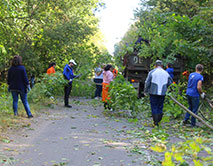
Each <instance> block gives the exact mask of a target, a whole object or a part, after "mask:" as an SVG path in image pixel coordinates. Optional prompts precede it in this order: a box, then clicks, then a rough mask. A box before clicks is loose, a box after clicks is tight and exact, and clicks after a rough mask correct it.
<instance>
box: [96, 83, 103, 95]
mask: <svg viewBox="0 0 213 166" xmlns="http://www.w3.org/2000/svg"><path fill="white" fill-rule="evenodd" d="M101 93H102V85H96V90H95V97H101Z"/></svg>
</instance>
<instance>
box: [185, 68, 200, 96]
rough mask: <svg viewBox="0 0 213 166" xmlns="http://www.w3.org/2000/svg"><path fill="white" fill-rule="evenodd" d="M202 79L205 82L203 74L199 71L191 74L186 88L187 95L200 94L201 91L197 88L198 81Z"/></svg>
mask: <svg viewBox="0 0 213 166" xmlns="http://www.w3.org/2000/svg"><path fill="white" fill-rule="evenodd" d="M200 80H201V81H202V82H203V76H202V75H201V74H199V73H196V72H194V73H191V74H190V75H189V80H188V86H187V90H186V94H187V95H189V96H192V97H198V96H200V93H199V92H198V89H197V83H198V81H200Z"/></svg>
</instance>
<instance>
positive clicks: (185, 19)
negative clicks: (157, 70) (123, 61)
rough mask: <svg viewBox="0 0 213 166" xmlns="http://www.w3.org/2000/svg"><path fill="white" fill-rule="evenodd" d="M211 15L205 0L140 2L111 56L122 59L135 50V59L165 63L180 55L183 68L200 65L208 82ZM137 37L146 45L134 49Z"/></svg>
mask: <svg viewBox="0 0 213 166" xmlns="http://www.w3.org/2000/svg"><path fill="white" fill-rule="evenodd" d="M211 14H212V5H211V2H210V1H208V0H206V1H202V2H201V1H197V0H189V1H182V0H181V1H173V0H169V1H164V0H160V1H158V0H144V1H143V0H141V8H139V9H138V10H137V11H136V12H135V18H136V19H135V20H136V22H135V24H134V25H132V27H131V28H130V29H129V31H128V32H127V33H126V35H125V36H124V37H123V39H122V41H121V42H119V43H118V44H117V45H116V47H115V48H116V50H115V55H116V56H117V57H122V56H124V54H125V53H126V52H127V51H133V50H134V49H133V47H138V48H139V56H143V57H152V60H153V61H154V60H156V59H157V58H160V59H162V60H163V61H164V63H165V64H167V63H168V62H174V60H175V56H177V55H181V56H182V57H184V59H185V69H187V70H189V71H193V70H194V66H195V65H196V64H197V63H201V64H204V67H205V73H206V74H207V75H208V76H209V77H208V78H210V79H212V78H211V77H210V75H212V70H211V66H212V64H213V56H212V32H213V31H212V27H213V26H212V20H211V19H212V18H211V17H210V15H211ZM133 34H135V35H133ZM134 36H135V38H132V37H134ZM138 36H140V37H141V38H143V39H144V40H147V41H148V43H147V42H142V43H141V44H139V45H137V46H136V45H135V42H136V40H137V39H138ZM116 59H117V60H118V61H119V60H120V58H116ZM208 81H209V80H208Z"/></svg>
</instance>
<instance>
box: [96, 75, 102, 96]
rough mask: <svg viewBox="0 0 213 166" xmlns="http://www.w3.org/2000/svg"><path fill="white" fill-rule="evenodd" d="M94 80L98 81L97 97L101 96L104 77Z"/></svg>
mask: <svg viewBox="0 0 213 166" xmlns="http://www.w3.org/2000/svg"><path fill="white" fill-rule="evenodd" d="M94 82H95V83H96V90H95V97H101V93H102V82H103V79H99V78H95V79H94Z"/></svg>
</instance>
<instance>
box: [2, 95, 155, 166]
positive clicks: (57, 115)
mask: <svg viewBox="0 0 213 166" xmlns="http://www.w3.org/2000/svg"><path fill="white" fill-rule="evenodd" d="M96 103H97V102H96V100H91V99H75V100H72V106H73V107H72V108H65V107H63V103H62V102H59V103H58V104H57V105H55V106H54V108H52V109H50V110H47V111H46V112H44V113H42V114H40V115H38V116H35V117H34V118H33V119H32V120H29V124H28V125H26V126H24V128H22V129H19V130H18V131H17V132H14V133H11V134H10V136H9V139H10V140H11V141H10V142H7V143H2V144H1V145H0V154H3V155H4V156H7V159H5V163H0V165H2V166H6V165H13V166H63V165H65V166H140V165H149V164H147V161H150V160H152V159H151V158H150V156H151V155H150V154H149V153H150V151H148V150H146V149H147V147H146V146H145V145H143V144H142V145H140V146H141V149H142V152H141V154H137V153H132V152H131V149H132V148H133V147H134V144H135V142H137V141H138V140H137V139H136V138H132V137H131V135H128V134H126V132H122V131H123V130H130V131H131V130H134V128H135V125H134V124H132V123H128V122H127V120H126V119H122V118H119V119H118V118H113V117H106V116H104V114H103V111H104V108H103V105H102V104H100V103H99V102H98V103H99V104H96Z"/></svg>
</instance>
